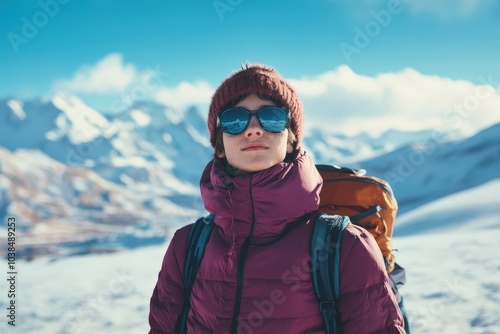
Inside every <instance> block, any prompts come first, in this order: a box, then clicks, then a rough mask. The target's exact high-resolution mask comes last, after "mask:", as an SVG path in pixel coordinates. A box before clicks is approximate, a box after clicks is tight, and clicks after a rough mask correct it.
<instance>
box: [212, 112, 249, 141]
mask: <svg viewBox="0 0 500 334" xmlns="http://www.w3.org/2000/svg"><path fill="white" fill-rule="evenodd" d="M219 120H220V123H221V126H222V131H224V132H225V133H228V134H230V135H237V134H239V133H242V132H243V131H245V129H246V128H247V125H248V121H249V120H250V114H249V113H248V111H246V110H245V109H242V108H233V109H228V110H225V111H224V112H222V114H220V116H219Z"/></svg>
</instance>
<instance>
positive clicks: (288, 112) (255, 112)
mask: <svg viewBox="0 0 500 334" xmlns="http://www.w3.org/2000/svg"><path fill="white" fill-rule="evenodd" d="M269 108H272V109H280V110H282V111H283V112H284V113H285V116H286V123H285V126H284V127H283V130H281V131H269V130H268V129H266V128H265V127H264V126H263V125H262V122H261V120H260V118H259V113H260V112H261V111H262V110H264V109H269ZM238 109H241V110H244V111H246V112H247V114H248V115H250V117H249V118H248V121H247V124H246V125H245V127H244V128H243V130H241V132H238V133H229V132H227V131H226V129H224V127H223V126H222V121H221V116H222V115H223V114H224V113H226V112H228V111H230V110H238ZM253 116H255V117H256V118H257V122H259V125H260V127H261V128H262V129H263V130H264V131H267V132H270V133H281V132H283V131H285V129H286V127H287V126H288V125H289V124H290V109H287V108H283V107H277V106H265V107H262V108H260V109H259V110H248V109H245V108H243V107H233V108H229V109H226V110H223V111H221V112H220V113H219V114H218V115H217V118H218V119H219V124H220V126H221V128H222V131H223V132H224V133H226V134H228V135H239V134H242V133H243V132H245V130H246V129H248V125H250V121H251V120H252V117H253Z"/></svg>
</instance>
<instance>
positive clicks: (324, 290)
mask: <svg viewBox="0 0 500 334" xmlns="http://www.w3.org/2000/svg"><path fill="white" fill-rule="evenodd" d="M348 223H349V218H348V217H343V216H338V215H326V214H321V215H319V216H318V217H317V218H316V221H315V224H314V230H313V234H312V240H311V266H312V268H311V274H312V281H313V285H314V291H315V292H316V296H317V297H318V299H319V308H320V311H321V314H322V316H323V322H324V327H325V333H326V334H333V333H335V334H339V333H341V332H342V331H341V328H340V315H339V313H338V303H339V296H340V249H341V245H342V235H343V231H344V229H345V227H346V226H347V224H348Z"/></svg>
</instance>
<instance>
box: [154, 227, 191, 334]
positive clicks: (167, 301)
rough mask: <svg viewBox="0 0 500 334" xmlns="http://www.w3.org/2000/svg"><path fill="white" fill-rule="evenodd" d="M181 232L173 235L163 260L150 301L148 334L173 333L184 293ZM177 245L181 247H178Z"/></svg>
mask: <svg viewBox="0 0 500 334" xmlns="http://www.w3.org/2000/svg"><path fill="white" fill-rule="evenodd" d="M183 232H184V231H183V229H181V230H179V231H177V232H176V233H175V235H174V237H173V238H172V240H171V241H170V244H169V246H168V249H167V252H166V254H165V257H164V258H163V264H162V267H161V270H160V273H159V274H158V281H157V283H156V286H155V288H154V291H153V296H152V297H151V300H150V309H149V325H150V327H151V329H150V331H149V333H150V334H160V333H173V332H174V328H175V322H176V321H177V317H178V316H179V314H180V313H181V310H182V299H183V293H184V283H183V280H182V267H183V266H184V256H185V255H184V253H185V249H184V248H185V247H182V244H183V240H182V239H184V238H182V234H184V233H183ZM179 239H181V240H179ZM179 244H180V245H181V247H179ZM184 244H185V243H184ZM177 253H181V254H177ZM180 264H182V265H180Z"/></svg>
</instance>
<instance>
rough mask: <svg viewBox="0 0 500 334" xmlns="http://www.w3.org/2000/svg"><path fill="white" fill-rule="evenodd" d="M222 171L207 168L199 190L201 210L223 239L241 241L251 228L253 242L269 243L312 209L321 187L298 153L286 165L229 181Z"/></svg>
mask: <svg viewBox="0 0 500 334" xmlns="http://www.w3.org/2000/svg"><path fill="white" fill-rule="evenodd" d="M224 167H225V166H224V164H223V163H222V162H220V161H218V160H212V161H211V162H209V163H208V165H207V167H206V168H205V171H204V172H203V175H202V178H201V181H200V188H201V194H202V198H203V201H204V203H205V208H206V209H207V210H208V211H209V212H210V213H212V214H215V215H216V218H215V223H216V224H217V225H218V226H220V227H221V229H222V232H223V234H224V235H225V236H226V237H227V238H230V239H233V240H234V239H235V238H245V237H247V236H248V235H250V233H251V232H252V228H253V229H254V231H253V236H256V237H273V236H276V235H279V234H280V233H282V232H283V231H284V230H285V229H286V228H287V227H288V226H289V224H290V223H292V222H294V221H296V220H298V219H299V218H300V217H302V216H304V215H306V214H308V213H310V212H313V211H315V210H316V209H317V208H318V205H319V192H320V190H321V186H322V182H323V181H322V179H321V176H320V175H319V173H318V172H317V170H316V167H315V166H314V164H313V162H312V160H311V159H310V157H309V156H308V155H307V154H306V153H305V152H304V151H302V150H301V149H298V150H297V152H296V154H295V157H294V159H293V160H292V161H291V162H282V163H280V164H277V165H275V166H273V167H271V168H268V169H266V170H263V171H259V172H256V173H247V174H243V175H238V176H231V175H230V174H229V173H228V172H227V171H226V169H225V168H224ZM254 222H255V225H254Z"/></svg>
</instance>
